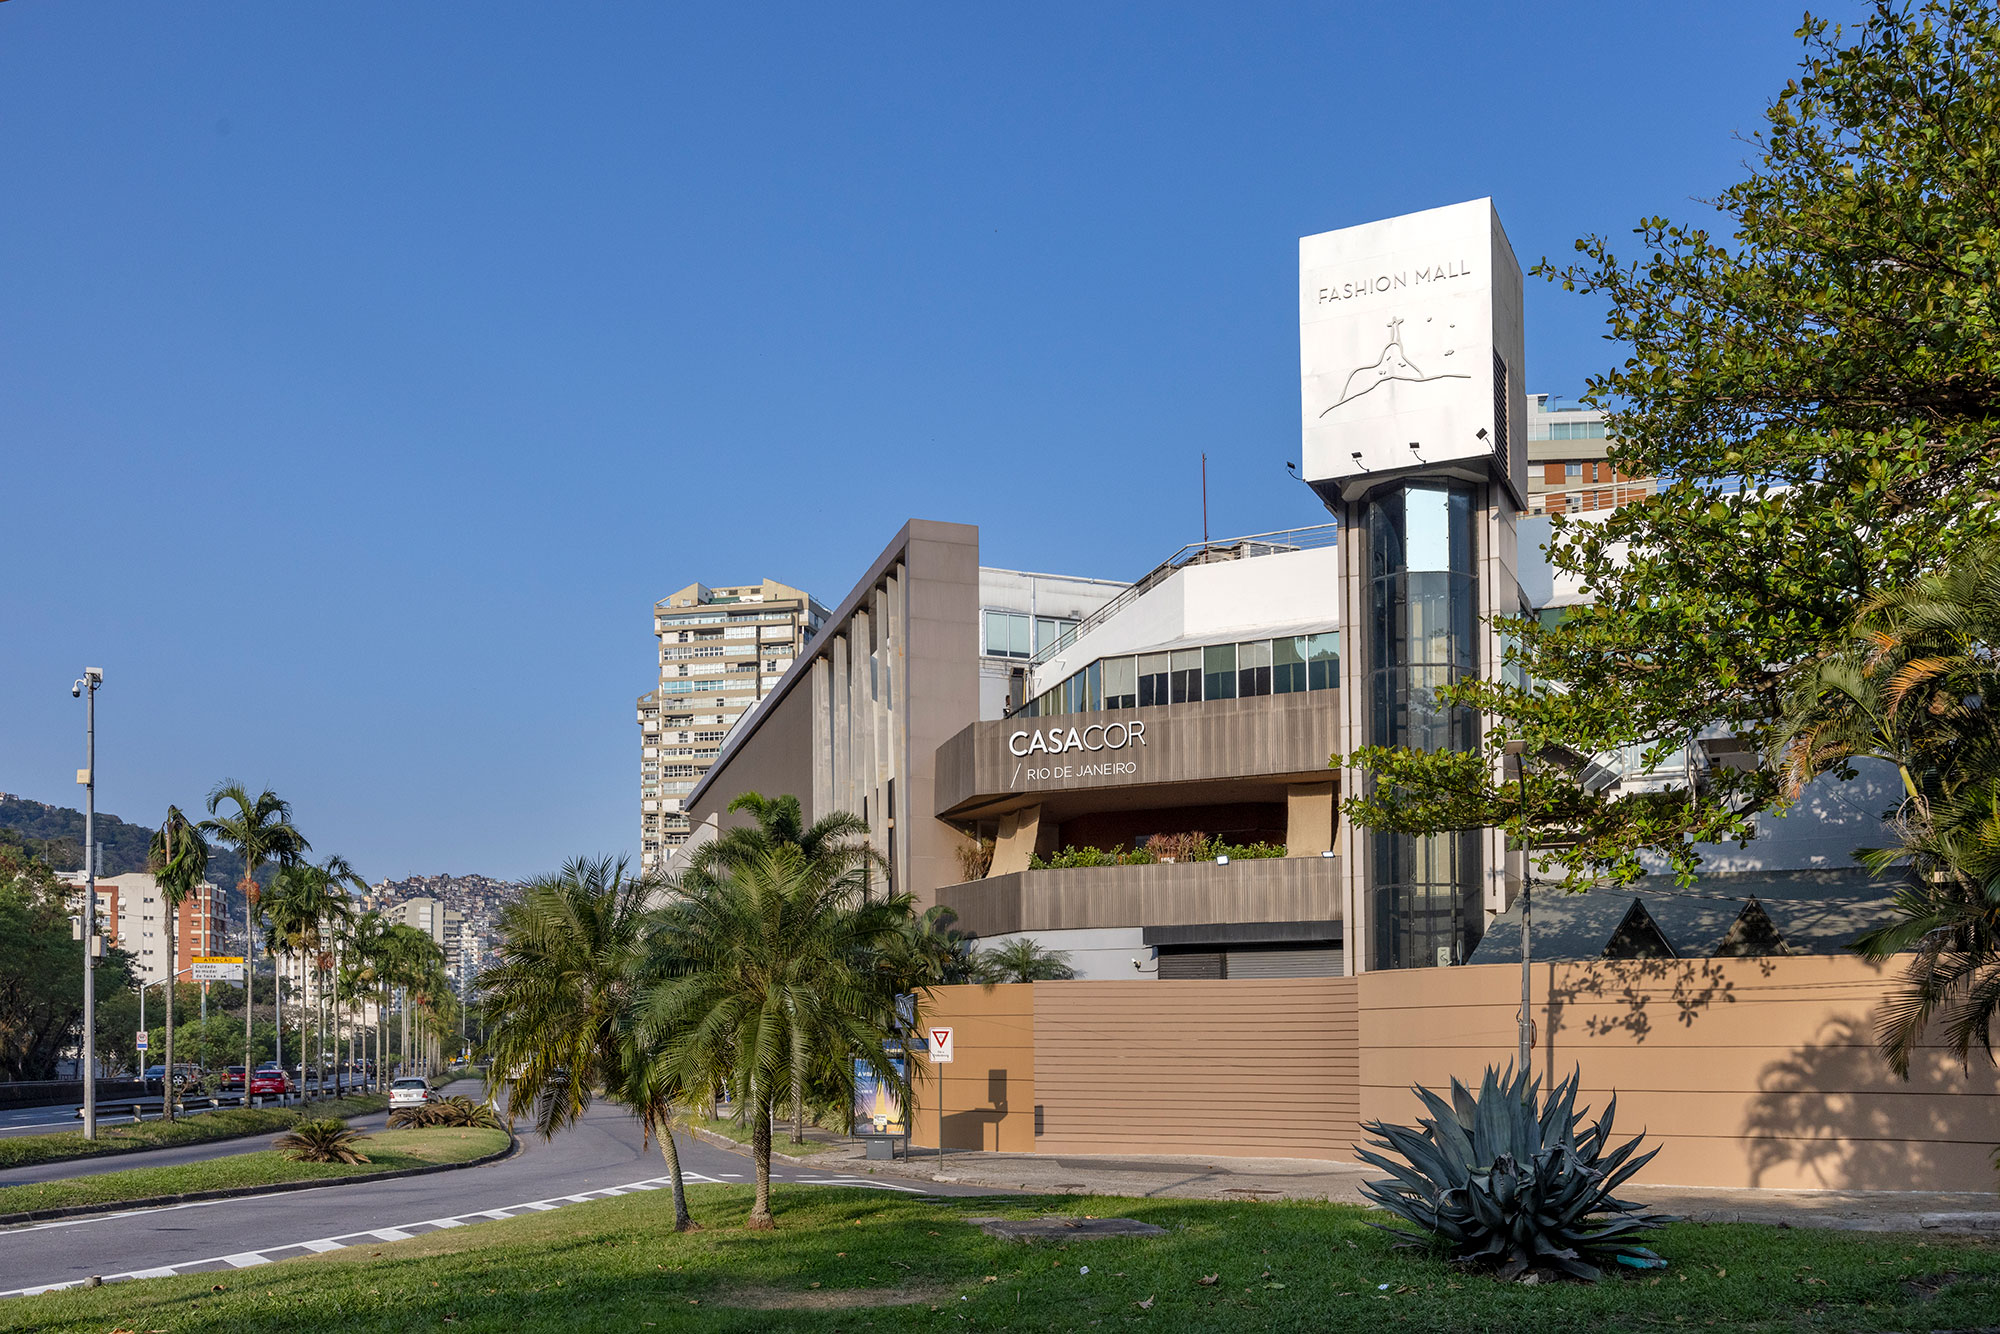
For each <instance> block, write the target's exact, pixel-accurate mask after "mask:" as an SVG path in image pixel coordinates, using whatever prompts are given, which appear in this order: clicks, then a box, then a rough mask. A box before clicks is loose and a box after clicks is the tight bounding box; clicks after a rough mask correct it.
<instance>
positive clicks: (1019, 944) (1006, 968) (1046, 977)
mask: <svg viewBox="0 0 2000 1334" xmlns="http://www.w3.org/2000/svg"><path fill="white" fill-rule="evenodd" d="M975 967H976V968H977V970H978V974H979V980H980V981H982V982H1067V981H1068V980H1069V979H1070V978H1073V977H1075V976H1076V969H1074V968H1072V967H1070V963H1069V955H1067V954H1065V953H1064V952H1063V951H1061V950H1052V949H1048V948H1046V947H1044V946H1043V945H1042V944H1041V943H1039V942H1038V941H1034V940H1030V939H1029V938H1028V937H1026V936H1022V937H1020V938H1019V939H1017V940H1010V941H1008V942H1007V943H1006V944H1005V945H1001V946H999V947H997V948H995V949H990V950H981V951H980V952H979V958H978V960H977V962H976V964H975Z"/></svg>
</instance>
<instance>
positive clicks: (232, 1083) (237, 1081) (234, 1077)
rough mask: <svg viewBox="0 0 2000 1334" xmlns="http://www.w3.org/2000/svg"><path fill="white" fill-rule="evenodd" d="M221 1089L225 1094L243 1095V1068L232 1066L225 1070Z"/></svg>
mask: <svg viewBox="0 0 2000 1334" xmlns="http://www.w3.org/2000/svg"><path fill="white" fill-rule="evenodd" d="M221 1088H222V1091H223V1092H224V1093H241V1092H242V1091H243V1067H242V1066H240V1065H232V1066H229V1067H228V1068H227V1069H225V1070H224V1071H223V1072H222V1082H221Z"/></svg>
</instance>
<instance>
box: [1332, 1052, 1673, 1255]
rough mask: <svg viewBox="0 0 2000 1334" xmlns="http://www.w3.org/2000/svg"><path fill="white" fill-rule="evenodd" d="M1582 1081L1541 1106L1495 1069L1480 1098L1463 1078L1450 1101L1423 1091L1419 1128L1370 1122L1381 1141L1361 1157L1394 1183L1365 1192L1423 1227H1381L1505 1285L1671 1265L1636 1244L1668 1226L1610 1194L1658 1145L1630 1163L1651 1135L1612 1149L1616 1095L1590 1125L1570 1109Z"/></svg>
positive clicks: (1521, 1078)
mask: <svg viewBox="0 0 2000 1334" xmlns="http://www.w3.org/2000/svg"><path fill="white" fill-rule="evenodd" d="M1580 1079H1581V1072H1578V1073H1577V1074H1572V1075H1571V1076H1570V1077H1569V1078H1568V1079H1566V1080H1564V1081H1563V1082H1562V1083H1560V1084H1557V1085H1556V1086H1555V1087H1554V1088H1552V1089H1550V1090H1549V1097H1548V1102H1547V1103H1546V1104H1544V1105H1543V1106H1542V1107H1541V1109H1540V1110H1539V1111H1537V1110H1536V1101H1537V1097H1538V1095H1539V1093H1540V1090H1541V1081H1540V1080H1531V1079H1530V1078H1529V1077H1528V1074H1527V1072H1526V1071H1522V1072H1521V1073H1520V1074H1518V1075H1517V1074H1514V1073H1513V1070H1512V1067H1509V1070H1508V1073H1507V1074H1505V1075H1502V1074H1500V1073H1498V1072H1497V1071H1495V1070H1494V1069H1493V1067H1491V1066H1488V1067H1487V1068H1486V1077H1485V1079H1484V1080H1482V1081H1481V1083H1480V1086H1479V1096H1478V1097H1476V1098H1475V1097H1474V1096H1473V1095H1472V1094H1470V1093H1468V1092H1467V1091H1466V1088H1465V1086H1464V1085H1463V1084H1461V1083H1459V1082H1458V1081H1457V1080H1456V1079H1454V1080H1452V1081H1451V1101H1450V1102H1446V1101H1445V1100H1444V1099H1443V1098H1440V1097H1439V1096H1438V1095H1437V1094H1435V1093H1432V1092H1431V1091H1430V1090H1429V1089H1425V1088H1419V1089H1417V1090H1416V1094H1417V1097H1418V1098H1420V1099H1422V1100H1423V1104H1424V1107H1425V1109H1426V1110H1428V1111H1429V1112H1430V1116H1429V1117H1428V1118H1422V1117H1420V1118H1418V1121H1417V1124H1418V1125H1419V1126H1422V1127H1423V1129H1422V1130H1420V1131H1419V1130H1414V1129H1411V1128H1410V1127H1408V1126H1392V1125H1385V1124H1383V1123H1382V1122H1380V1121H1371V1122H1369V1123H1367V1124H1366V1125H1363V1126H1362V1127H1361V1128H1362V1130H1364V1131H1366V1132H1367V1133H1369V1134H1371V1135H1375V1136H1377V1137H1378V1138H1376V1139H1372V1140H1370V1141H1369V1144H1370V1145H1371V1149H1360V1150H1357V1156H1358V1157H1360V1159H1361V1160H1362V1161H1363V1162H1365V1163H1368V1164H1369V1165H1370V1166H1373V1167H1379V1168H1381V1169H1382V1170H1383V1171H1385V1172H1387V1173H1389V1176H1390V1180H1387V1181H1368V1182H1363V1183H1362V1186H1361V1190H1362V1193H1363V1194H1365V1195H1367V1196H1368V1197H1369V1198H1370V1199H1372V1200H1374V1201H1375V1202H1376V1203H1377V1204H1379V1205H1381V1206H1382V1207H1383V1208H1384V1209H1387V1210H1388V1211H1389V1212H1391V1213H1393V1214H1395V1215H1396V1216H1397V1217H1398V1218H1401V1219H1404V1220H1405V1221H1407V1222H1410V1223H1414V1224H1416V1225H1417V1227H1418V1228H1419V1229H1421V1231H1419V1232H1415V1233H1410V1232H1403V1231H1401V1230H1399V1229H1396V1228H1385V1229H1383V1230H1384V1231H1387V1232H1390V1233H1393V1234H1395V1235H1397V1236H1401V1237H1406V1238H1408V1239H1410V1240H1411V1241H1414V1242H1418V1243H1422V1244H1426V1245H1429V1244H1433V1243H1443V1244H1445V1245H1447V1246H1448V1247H1449V1248H1450V1250H1451V1253H1452V1255H1453V1257H1454V1258H1456V1259H1460V1260H1468V1261H1471V1262H1473V1263H1476V1264H1489V1265H1494V1266H1497V1272H1498V1277H1500V1278H1503V1279H1511V1278H1518V1277H1520V1276H1522V1275H1523V1274H1525V1273H1527V1272H1528V1271H1530V1270H1540V1269H1549V1270H1557V1271H1560V1272H1561V1273H1564V1274H1568V1275H1570V1276H1571V1277H1573V1278H1580V1279H1586V1280H1591V1281H1595V1280H1596V1279H1597V1278H1598V1277H1599V1276H1600V1271H1599V1268H1598V1266H1599V1265H1606V1264H1618V1265H1624V1266H1627V1267H1629V1268H1633V1269H1659V1268H1662V1267H1664V1266H1665V1264H1666V1261H1664V1260H1662V1259H1661V1258H1660V1257H1659V1256H1657V1255H1655V1254H1653V1252H1651V1251H1649V1250H1647V1249H1646V1248H1645V1247H1643V1246H1639V1245H1636V1244H1634V1243H1633V1242H1632V1241H1631V1237H1632V1235H1633V1234H1634V1233H1637V1232H1642V1231H1645V1230H1647V1229H1649V1228H1653V1227H1657V1226H1658V1225H1659V1224H1661V1223H1663V1222H1665V1221H1667V1220H1666V1219H1664V1218H1662V1217H1660V1216H1658V1215H1654V1214H1645V1213H1641V1212H1639V1206H1638V1205H1636V1204H1633V1203H1631V1202H1629V1201H1626V1200H1621V1199H1618V1198H1617V1197H1616V1196H1614V1195H1613V1194H1612V1192H1613V1191H1614V1190H1616V1189H1618V1187H1620V1186H1622V1185H1623V1184H1625V1182H1626V1181H1627V1180H1629V1179H1630V1178H1631V1176H1632V1174H1633V1173H1635V1172H1637V1171H1638V1170H1639V1169H1640V1168H1641V1167H1644V1166H1645V1165H1646V1164H1647V1163H1648V1162H1650V1161H1651V1160H1652V1157H1653V1154H1655V1153H1658V1152H1659V1150H1658V1149H1654V1150H1652V1151H1651V1152H1650V1153H1643V1154H1638V1156H1637V1157H1634V1156H1633V1155H1634V1154H1635V1153H1637V1151H1638V1148H1639V1142H1640V1140H1642V1139H1644V1138H1645V1136H1644V1135H1635V1136H1633V1137H1632V1139H1631V1140H1630V1141H1628V1142H1627V1143H1625V1144H1623V1145H1621V1146H1619V1147H1618V1148H1616V1149H1613V1150H1611V1151H1610V1152H1608V1153H1607V1152H1606V1151H1605V1149H1606V1146H1607V1145H1608V1144H1609V1143H1610V1140H1611V1118H1612V1116H1613V1114H1614V1113H1615V1112H1616V1111H1617V1110H1618V1099H1617V1097H1616V1096H1613V1097H1612V1099H1611V1101H1610V1103H1609V1104H1608V1105H1607V1106H1606V1107H1605V1109H1604V1116H1603V1118H1602V1119H1601V1120H1599V1121H1598V1122H1597V1123H1596V1124H1594V1125H1590V1126H1585V1125H1583V1123H1582V1117H1581V1115H1580V1114H1579V1113H1578V1112H1577V1111H1576V1106H1575V1105H1576V1090H1577V1084H1578V1082H1579V1080H1580ZM1372 1149H1381V1150H1385V1151H1387V1152H1388V1153H1391V1154H1395V1155H1397V1156H1398V1157H1400V1158H1401V1159H1402V1161H1401V1162H1398V1161H1395V1159H1392V1158H1388V1157H1385V1156H1384V1155H1383V1154H1381V1153H1376V1152H1373V1151H1372Z"/></svg>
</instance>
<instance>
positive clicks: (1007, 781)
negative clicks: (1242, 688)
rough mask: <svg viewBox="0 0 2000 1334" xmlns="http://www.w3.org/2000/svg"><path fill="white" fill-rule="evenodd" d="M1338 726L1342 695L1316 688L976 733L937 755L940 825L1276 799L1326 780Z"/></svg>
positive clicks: (1009, 722) (991, 725)
mask: <svg viewBox="0 0 2000 1334" xmlns="http://www.w3.org/2000/svg"><path fill="white" fill-rule="evenodd" d="M1339 718H1340V696H1339V692H1338V691H1333V690H1315V691H1312V692H1310V693H1303V694H1290V695H1261V696H1257V697H1254V698H1251V699H1218V700H1206V701H1204V702H1202V703H1199V704H1175V705H1169V706H1167V707H1165V708H1152V709H1120V710H1110V711H1105V712H1099V713H1076V714H1064V715H1060V716H1054V717H1047V718H1025V717H1017V718H1010V719H1003V720H1001V721H999V722H987V723H974V724H972V725H970V726H968V727H966V728H965V729H963V730H962V731H960V732H959V733H958V734H957V735H956V736H954V737H952V738H951V740H949V741H947V742H945V743H944V744H943V745H942V746H940V747H938V750H937V777H936V784H937V785H936V811H937V816H938V818H939V819H941V820H951V821H956V822H959V823H967V822H971V821H975V820H983V819H992V818H996V817H998V816H1000V815H1002V814H1005V813H1006V812H1008V811H1013V810H1020V809H1022V808H1024V807H1027V806H1034V805H1039V806H1042V807H1043V808H1044V810H1045V813H1046V814H1047V815H1049V816H1050V817H1052V818H1055V819H1062V818H1065V816H1067V815H1069V814H1078V813H1084V812H1097V811H1112V810H1144V809H1148V808H1151V807H1156V806H1164V805H1172V806H1191V805H1209V804H1224V803H1234V802H1247V801H1283V800H1284V799H1285V791H1286V788H1287V787H1289V786H1290V785H1292V784H1295V783H1326V782H1332V781H1334V779H1335V777H1336V775H1335V773H1334V771H1333V770H1332V769H1330V768H1328V767H1327V761H1328V760H1329V759H1330V758H1332V755H1333V752H1334V749H1335V746H1336V744H1337V738H1336V729H1337V727H1338V725H1339ZM1057 733H1059V734H1060V735H1059V736H1058V735H1055V734H1057Z"/></svg>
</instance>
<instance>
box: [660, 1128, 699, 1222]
mask: <svg viewBox="0 0 2000 1334" xmlns="http://www.w3.org/2000/svg"><path fill="white" fill-rule="evenodd" d="M658 1130H659V1132H660V1156H661V1157H662V1158H665V1159H666V1160H667V1179H668V1180H669V1182H670V1183H671V1185H672V1190H673V1196H674V1231H676V1232H695V1231H698V1230H700V1227H701V1225H700V1224H699V1223H697V1222H695V1221H694V1215H693V1214H691V1213H689V1212H688V1197H687V1182H685V1181H683V1180H682V1179H681V1151H680V1146H679V1145H677V1144H675V1143H674V1119H673V1117H672V1116H671V1115H668V1116H666V1117H663V1118H661V1121H660V1124H659V1126H658Z"/></svg>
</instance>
